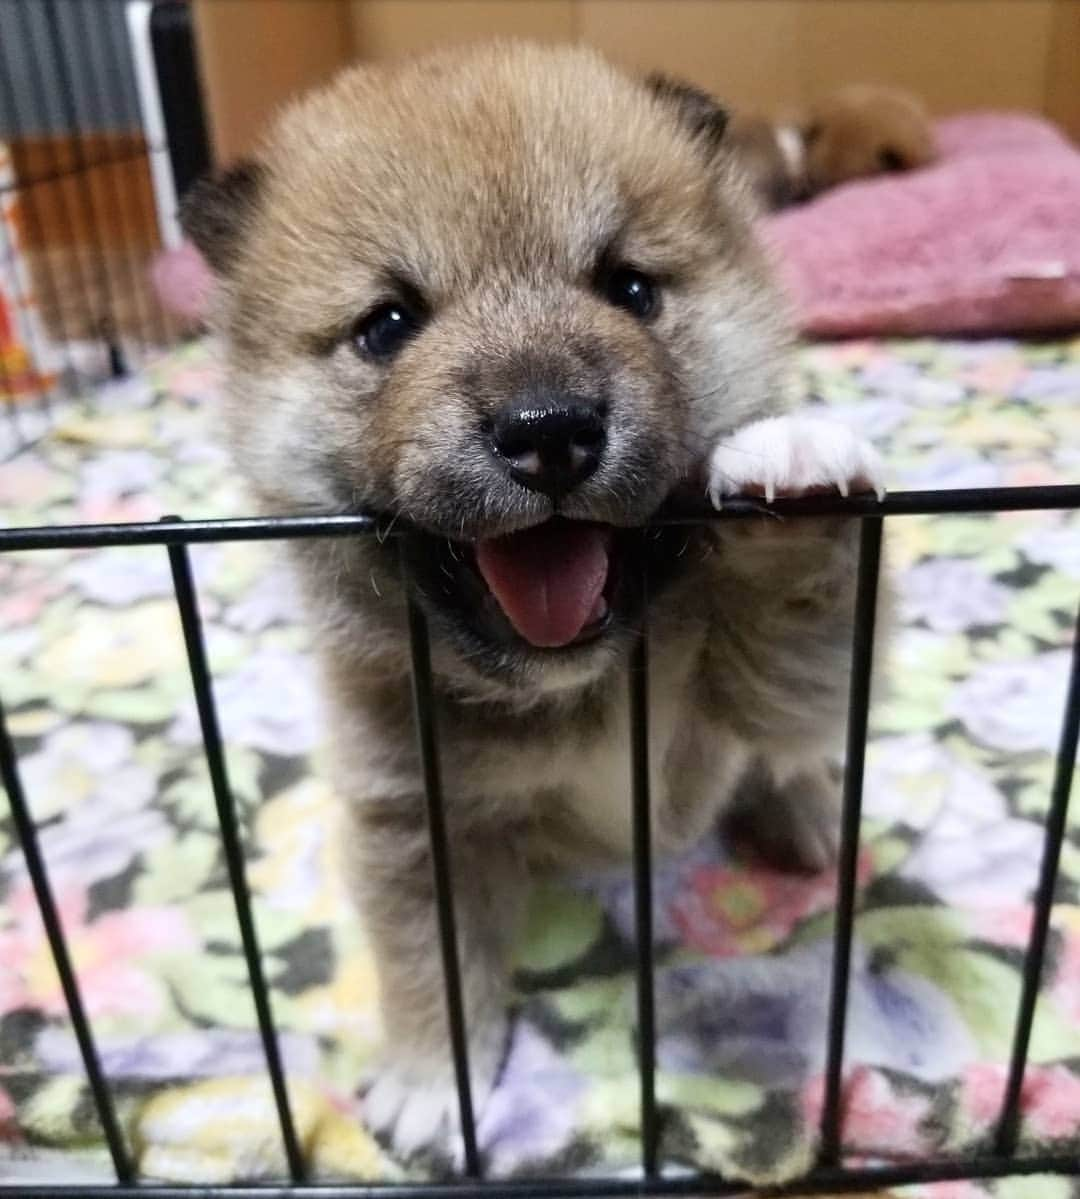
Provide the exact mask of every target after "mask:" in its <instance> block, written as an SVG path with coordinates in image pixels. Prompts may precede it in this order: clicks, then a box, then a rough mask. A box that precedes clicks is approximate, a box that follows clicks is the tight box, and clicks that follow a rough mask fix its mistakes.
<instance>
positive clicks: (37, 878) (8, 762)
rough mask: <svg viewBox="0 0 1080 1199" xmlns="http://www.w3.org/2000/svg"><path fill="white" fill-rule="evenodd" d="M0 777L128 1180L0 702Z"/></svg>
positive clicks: (115, 1158)
mask: <svg viewBox="0 0 1080 1199" xmlns="http://www.w3.org/2000/svg"><path fill="white" fill-rule="evenodd" d="M0 780H2V781H3V784H4V790H5V791H6V792H7V797H8V806H9V807H10V809H11V817H12V820H13V821H14V824H15V835H16V836H17V837H18V840H19V844H20V845H21V846H22V852H23V857H24V858H25V860H26V869H27V872H28V873H29V875H30V883H31V886H32V887H33V888H34V898H35V899H36V900H37V905H38V911H39V912H40V913H41V921H42V923H43V924H44V926H45V936H46V937H47V938H48V941H49V949H50V950H51V952H52V956H53V961H54V962H55V963H56V973H57V974H58V975H59V976H60V986H61V988H62V989H63V992H64V1002H65V1003H66V1004H67V1010H68V1015H69V1016H70V1017H71V1026H72V1028H73V1030H74V1032H75V1040H76V1041H77V1042H78V1045H79V1053H80V1054H81V1055H82V1060H83V1067H84V1068H85V1070H86V1079H87V1082H88V1083H89V1084H90V1094H91V1095H92V1096H93V1100H94V1107H95V1108H96V1109H97V1115H98V1120H99V1121H100V1123H101V1129H102V1132H103V1133H104V1134H105V1143H106V1145H108V1147H109V1156H110V1157H111V1158H112V1163H113V1168H114V1169H115V1171H116V1179H117V1182H120V1183H128V1182H131V1181H133V1179H134V1177H135V1171H134V1169H133V1168H132V1164H131V1158H130V1157H129V1156H128V1151H127V1146H126V1145H125V1144H124V1136H123V1133H122V1132H121V1131H120V1122H119V1120H118V1119H117V1118H116V1108H115V1106H114V1105H113V1101H112V1096H111V1095H110V1094H109V1084H108V1082H107V1081H106V1078H105V1072H104V1071H103V1070H102V1068H101V1059H100V1058H99V1057H98V1052H97V1046H96V1045H95V1044H94V1035H93V1033H92V1032H91V1029H90V1021H89V1020H88V1019H87V1018H86V1009H85V1008H84V1007H83V1002H82V996H81V995H80V993H79V984H78V980H77V979H76V976H75V971H74V969H73V968H72V965H71V956H70V955H69V953H68V949H67V942H66V941H65V939H64V930H63V926H62V925H61V923H60V914H59V913H58V912H57V910H56V902H55V901H54V899H53V894H52V888H51V887H50V885H49V876H48V873H47V872H46V869H45V858H44V856H43V855H42V852H41V846H40V845H39V844H38V838H37V830H36V829H35V827H34V819H33V817H32V815H31V814H30V808H29V805H28V804H27V802H26V795H25V793H24V791H23V787H22V780H21V779H20V777H19V768H18V762H17V760H16V756H15V745H14V742H13V741H12V739H11V734H10V733H9V731H8V727H7V719H6V717H5V715H4V708H3V704H0ZM2 1190H3V1188H0V1193H2Z"/></svg>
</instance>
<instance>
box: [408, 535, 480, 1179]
mask: <svg viewBox="0 0 1080 1199" xmlns="http://www.w3.org/2000/svg"><path fill="white" fill-rule="evenodd" d="M402 544H404V540H403V541H402ZM400 562H401V572H402V581H403V582H404V584H405V587H406V589H410V587H411V579H410V578H409V574H408V567H407V565H406V562H405V554H404V552H402V553H401V555H400ZM408 620H409V649H410V653H411V655H412V682H413V712H414V715H415V719H416V738H417V745H418V747H419V749H420V761H421V765H422V768H423V772H424V795H425V797H426V799H427V816H428V831H429V834H430V838H431V869H432V876H433V879H434V883H435V906H436V909H437V914H438V920H439V947H440V949H441V951H442V964H443V979H444V982H445V985H446V1014H447V1021H448V1023H449V1028H450V1049H451V1054H452V1056H453V1062H454V1080H455V1082H456V1083H457V1093H458V1108H459V1110H460V1113H461V1139H462V1143H463V1145H464V1149H465V1171H466V1173H467V1174H468V1175H469V1177H470V1178H479V1177H480V1154H479V1151H478V1149H477V1144H476V1120H475V1116H474V1113H473V1102H472V1085H471V1082H470V1078H469V1042H468V1035H467V1031H466V1024H465V1004H464V1001H463V999H462V994H461V965H460V962H459V961H458V948H457V924H456V921H455V918H454V890H453V883H452V881H451V878H452V876H451V862H450V845H449V839H448V837H447V833H446V813H445V811H444V808H443V793H442V775H441V772H440V769H439V745H438V735H437V729H436V719H435V696H434V690H433V687H432V681H431V643H430V639H429V636H428V627H427V621H426V620H425V619H424V614H423V612H422V611H421V610H420V606H419V604H418V603H417V602H416V600H415V598H413V596H412V594H411V593H410V595H409V599H408Z"/></svg>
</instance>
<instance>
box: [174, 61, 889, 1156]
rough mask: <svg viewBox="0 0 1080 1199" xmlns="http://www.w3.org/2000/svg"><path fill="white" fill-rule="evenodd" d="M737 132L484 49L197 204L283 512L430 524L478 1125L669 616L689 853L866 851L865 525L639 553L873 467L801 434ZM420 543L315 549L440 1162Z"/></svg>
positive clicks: (656, 783) (661, 797) (307, 119)
mask: <svg viewBox="0 0 1080 1199" xmlns="http://www.w3.org/2000/svg"><path fill="white" fill-rule="evenodd" d="M724 130H725V114H724V112H723V110H722V109H721V108H720V107H719V105H717V104H716V103H715V102H714V101H713V100H712V99H710V98H709V97H707V96H705V95H703V94H701V93H699V92H697V91H695V90H694V89H692V88H689V87H686V86H683V85H680V84H678V83H673V82H671V81H670V80H667V79H660V78H653V79H646V80H643V79H639V78H636V77H632V76H630V75H628V74H624V73H623V72H622V71H620V70H618V69H616V68H615V67H613V66H611V65H610V64H609V63H607V62H606V61H605V60H604V59H602V58H601V57H599V56H598V55H596V54H594V53H592V52H591V51H589V50H586V49H582V48H541V47H538V46H533V45H530V44H518V43H507V44H496V45H484V46H480V47H474V48H470V49H464V50H454V51H447V52H443V53H437V54H434V55H431V56H429V57H426V58H421V59H418V60H415V61H407V62H403V63H400V64H394V65H387V66H361V67H357V68H355V69H352V70H349V71H347V72H346V73H345V74H343V75H342V76H341V77H340V78H339V79H337V81H336V82H334V83H332V84H331V85H330V86H328V87H327V88H325V89H324V90H322V91H320V92H318V93H316V94H314V95H312V96H310V97H309V98H307V99H305V100H303V101H302V102H300V103H297V104H295V105H294V106H293V107H292V108H291V109H289V110H288V111H286V112H285V113H284V114H283V115H282V117H281V118H280V120H279V121H278V122H277V123H276V125H275V127H274V128H273V130H272V131H271V132H270V134H269V136H268V137H267V138H266V140H265V141H264V143H263V144H262V146H261V147H260V149H259V150H258V152H257V154H256V156H255V158H254V160H253V161H252V162H251V163H248V164H244V165H241V166H238V167H236V168H234V169H233V170H232V171H231V172H228V173H226V174H224V175H223V176H221V177H220V178H218V179H216V180H212V181H208V182H206V183H204V184H202V185H200V186H199V187H198V188H197V189H195V191H194V192H193V193H192V194H191V196H190V198H189V200H188V202H187V204H186V206H185V222H186V227H187V229H188V230H189V233H190V235H191V236H192V238H193V239H194V241H195V242H196V243H197V244H198V246H199V247H200V248H201V249H202V251H203V253H204V255H205V256H206V257H207V259H208V260H209V262H210V263H211V264H212V266H213V268H214V269H215V271H216V272H217V274H218V276H219V279H220V294H219V297H218V304H217V315H216V324H217V330H218V332H219V334H220V336H221V338H222V340H223V342H224V346H225V350H226V354H227V363H228V406H227V408H228V410H227V421H228V427H229V434H230V438H231V442H232V447H233V451H234V454H235V457H236V461H237V463H238V465H239V467H240V468H241V469H242V471H243V472H244V474H245V475H246V477H247V479H248V481H249V483H250V484H251V486H252V488H253V490H254V492H255V494H256V495H257V497H258V499H259V501H260V503H261V505H262V507H263V508H264V510H266V511H268V512H276V513H282V512H293V513H295V512H315V511H318V512H324V511H326V512H341V513H347V512H357V511H361V510H365V511H366V510H371V511H377V512H380V513H383V514H385V515H386V517H387V518H388V519H389V520H399V521H401V522H402V524H403V525H407V526H408V528H409V529H410V530H412V532H411V533H410V534H409V535H408V536H407V537H405V538H404V539H403V556H404V560H405V564H406V567H407V573H408V576H409V582H408V584H407V585H408V586H409V587H411V588H412V589H413V593H414V594H415V596H416V597H417V599H418V602H419V603H420V604H421V605H422V607H423V610H424V612H425V613H426V616H427V619H428V622H429V627H430V630H431V637H432V654H433V665H434V681H435V689H436V698H437V717H438V725H439V732H440V741H441V755H442V758H441V761H442V770H443V776H444V777H443V783H444V789H445V792H446V808H447V812H446V815H447V822H448V826H449V836H450V843H451V850H452V856H453V868H454V880H455V898H456V914H457V921H458V932H459V949H460V958H461V967H462V973H463V988H464V997H465V1003H466V1010H467V1017H468V1026H469V1038H470V1061H471V1076H472V1084H473V1090H474V1095H475V1099H476V1104H477V1106H478V1108H480V1109H481V1110H482V1109H483V1105H484V1102H485V1098H486V1097H487V1095H488V1094H489V1093H490V1091H491V1088H492V1086H493V1084H494V1083H495V1081H496V1079H497V1075H498V1071H499V1067H500V1062H501V1058H502V1055H503V1053H504V1048H505V1045H506V1042H507V1027H508V1025H507V1019H508V1017H507V1010H506V1004H507V982H508V978H507V975H508V968H507V953H508V949H509V947H510V945H511V941H512V938H513V936H514V932H515V927H516V923H517V919H518V916H519V913H520V911H521V907H522V902H523V900H524V897H525V895H526V893H527V888H528V883H529V879H530V877H531V876H533V875H535V874H536V873H537V872H540V871H546V870H553V869H557V868H559V867H560V866H563V865H565V864H567V863H580V862H582V861H589V860H595V859H597V858H603V857H611V856H620V855H621V856H625V855H626V854H627V853H628V852H629V849H630V839H631V818H630V802H629V764H628V754H627V747H628V716H627V708H626V686H625V671H624V666H625V662H626V658H627V653H628V650H629V648H630V646H631V645H632V643H633V641H634V638H635V636H636V631H637V629H638V627H639V625H640V622H641V620H642V617H643V615H644V612H645V609H646V607H647V614H648V623H649V630H650V646H651V680H650V692H651V697H652V708H651V734H650V735H651V751H652V755H651V756H652V771H653V778H652V787H653V791H652V797H653V803H654V812H653V826H654V832H655V843H656V851H657V853H663V852H666V851H669V850H674V849H677V848H679V847H682V846H685V845H687V844H689V843H691V842H694V841H695V840H696V839H699V838H701V837H703V836H705V835H707V834H708V833H709V832H710V830H711V829H712V828H713V827H714V826H715V824H716V823H717V821H718V819H719V817H720V816H721V815H722V814H724V813H727V812H731V811H733V810H738V811H739V812H740V815H741V816H742V817H743V818H744V820H749V822H750V824H751V826H752V827H753V828H754V829H755V830H756V832H757V835H758V843H759V846H760V847H762V848H763V849H764V850H765V851H767V852H769V853H771V854H772V855H773V856H778V857H780V858H782V859H783V860H785V861H786V862H788V863H789V864H791V865H793V866H796V867H800V868H804V869H816V868H819V867H821V866H824V865H825V864H826V862H827V861H828V859H829V857H830V854H831V852H832V848H833V837H834V834H833V814H834V806H835V798H836V784H835V780H834V778H833V777H832V774H831V772H830V771H829V769H828V763H827V759H828V756H829V754H830V752H831V750H832V748H833V735H834V734H835V733H836V731H837V730H838V728H839V727H840V726H841V724H842V720H843V711H844V705H845V697H846V686H847V674H848V661H849V642H850V635H851V611H852V595H853V587H854V575H855V569H854V567H855V552H856V551H855V527H854V522H851V521H813V522H807V521H791V522H786V523H785V522H777V521H775V520H762V521H757V522H753V525H751V523H748V522H747V521H738V522H735V521H731V522H712V523H711V524H709V525H707V526H704V527H698V526H693V527H679V528H671V527H668V528H664V529H653V530H650V531H649V532H647V533H643V532H642V526H643V525H645V524H646V523H647V522H649V520H650V518H651V517H653V516H654V514H656V513H657V511H658V510H659V509H660V508H661V506H662V505H664V504H665V503H666V502H668V501H671V500H672V498H673V497H676V496H678V495H679V494H680V493H682V494H685V493H687V492H694V493H696V494H697V495H698V496H699V497H700V498H702V499H703V498H704V496H705V494H706V493H708V494H709V495H711V496H712V497H713V500H714V501H715V502H717V503H722V501H723V499H724V497H726V496H730V495H733V494H737V493H746V492H751V493H757V494H764V495H766V496H770V497H771V496H773V495H780V494H785V495H787V494H800V493H804V492H807V491H811V490H832V491H835V490H836V489H839V490H840V491H844V492H846V491H847V490H849V489H850V490H855V489H866V488H871V487H876V486H877V485H878V477H879V468H878V464H877V460H876V458H875V456H874V452H873V450H872V449H871V448H870V447H869V446H867V445H866V444H864V443H863V442H861V441H860V440H859V439H858V438H856V437H855V436H854V435H853V434H851V433H850V432H848V431H847V430H846V429H844V428H842V427H835V426H833V425H830V424H828V423H826V422H824V421H821V420H816V419H811V418H809V417H807V416H805V415H800V414H794V415H792V414H787V413H786V406H787V405H786V400H785V396H786V390H787V389H786V384H785V380H786V373H787V351H788V336H787V333H786V330H785V326H784V322H783V317H782V312H781V305H780V303H779V301H778V299H777V296H776V294H775V293H774V291H773V288H772V285H771V283H770V280H769V276H768V271H767V269H766V265H765V262H764V261H763V258H762V256H761V254H760V253H759V250H758V248H757V246H756V244H755V242H754V240H753V237H752V236H751V231H750V220H751V217H750V211H751V206H750V205H749V204H748V203H747V198H746V196H744V194H743V185H742V184H740V183H739V182H738V180H739V178H740V177H741V176H739V174H738V172H737V171H736V170H734V169H733V167H732V164H731V161H730V155H729V151H728V149H727V147H726V145H725V138H724ZM396 541H397V539H396V538H394V537H391V538H388V539H385V540H382V539H376V538H359V537H358V538H351V539H347V540H340V539H339V540H333V541H302V542H294V543H292V545H291V553H292V554H293V556H294V558H295V562H296V566H297V568H298V571H299V576H300V578H301V580H302V584H303V588H304V591H305V593H306V599H307V603H308V606H309V608H310V612H311V619H312V622H313V627H314V630H315V643H316V646H317V650H318V654H319V657H320V661H321V666H322V674H323V678H324V682H325V693H326V698H327V704H328V709H329V713H330V719H331V724H332V729H331V732H332V737H333V743H334V754H335V761H336V777H335V780H334V781H335V785H336V788H337V789H338V791H339V792H340V795H341V798H342V801H343V802H344V803H345V804H346V805H347V808H348V812H349V819H350V821H351V826H352V829H353V835H352V837H351V841H350V852H351V854H352V861H353V865H352V882H353V884H354V888H355V892H356V895H357V898H358V902H359V903H360V905H361V907H362V910H363V916H364V920H365V922H366V928H367V930H368V933H369V935H370V938H371V940H372V943H373V945H374V947H375V952H376V955H377V960H378V970H379V980H380V990H381V996H382V1004H383V1017H384V1023H385V1029H386V1040H387V1045H388V1057H387V1061H386V1064H385V1068H384V1069H383V1071H382V1072H381V1074H380V1075H379V1076H378V1078H377V1081H375V1083H374V1085H373V1086H372V1087H371V1088H370V1090H369V1091H368V1092H367V1094H366V1097H365V1105H366V1118H367V1119H368V1120H369V1121H370V1122H371V1123H372V1125H373V1126H374V1127H376V1129H378V1130H379V1131H380V1132H381V1133H383V1134H385V1135H386V1136H387V1137H388V1138H389V1139H390V1140H391V1141H392V1142H393V1144H394V1145H395V1146H396V1148H397V1150H398V1151H399V1152H400V1153H402V1154H403V1155H406V1156H407V1155H409V1154H410V1153H412V1152H414V1151H416V1150H418V1149H419V1148H420V1147H422V1146H426V1145H430V1144H431V1143H432V1142H438V1143H442V1144H444V1145H445V1144H447V1143H448V1140H449V1139H450V1138H452V1137H454V1135H455V1130H456V1122H457V1102H456V1097H455V1091H454V1086H453V1079H452V1073H451V1069H450V1064H449V1053H448V1049H447V1029H446V1018H445V1006H444V990H443V982H442V975H441V969H440V958H439V951H438V941H437V937H436V931H435V929H436V923H435V920H436V916H435V911H434V904H433V889H432V878H431V864H430V858H429V842H428V833H427V828H426V822H425V808H424V800H423V787H422V781H421V770H420V763H419V759H418V753H417V748H416V741H415V734H414V728H413V722H412V714H411V701H410V672H409V654H408V640H407V636H406V629H405V621H404V615H405V596H406V591H405V585H403V582H402V580H401V578H400V575H399V564H398V549H397V545H396V544H395V543H396ZM643 578H644V580H645V581H646V586H645V587H643V586H642V579H643ZM646 594H647V596H648V600H647V605H646V601H645V596H646Z"/></svg>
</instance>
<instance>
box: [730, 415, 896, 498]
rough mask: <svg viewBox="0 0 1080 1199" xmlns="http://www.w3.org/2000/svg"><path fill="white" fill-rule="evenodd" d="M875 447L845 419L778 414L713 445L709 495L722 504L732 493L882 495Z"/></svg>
mask: <svg viewBox="0 0 1080 1199" xmlns="http://www.w3.org/2000/svg"><path fill="white" fill-rule="evenodd" d="M882 480H883V469H882V464H881V459H880V457H879V456H878V453H877V450H875V449H874V447H873V446H872V445H871V444H870V443H869V442H868V441H865V440H864V439H863V438H861V437H859V436H858V435H857V434H856V433H853V432H852V431H851V430H850V429H849V428H847V426H846V425H842V424H838V423H834V422H832V421H828V420H822V419H820V418H818V417H808V416H776V417H772V418H770V419H769V420H761V421H756V422H755V423H754V424H752V425H747V426H746V427H745V428H743V429H740V430H739V431H738V432H737V433H735V434H734V435H733V436H732V437H730V438H729V439H728V440H726V441H724V442H723V443H722V444H720V445H718V446H717V447H716V449H715V450H714V451H713V455H712V459H711V461H710V463H709V498H710V499H711V500H712V503H713V506H714V507H716V508H722V507H723V503H724V500H725V499H726V498H728V497H730V496H735V495H759V496H761V495H763V496H764V497H765V499H766V500H768V501H770V502H771V501H772V500H774V499H776V498H777V497H778V496H801V495H808V494H810V493H814V492H831V491H838V492H839V493H840V494H841V495H845V496H846V495H850V494H851V493H853V492H859V491H873V492H875V493H876V494H877V497H878V499H882V498H884V495H885V488H884V485H883V481H882Z"/></svg>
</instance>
